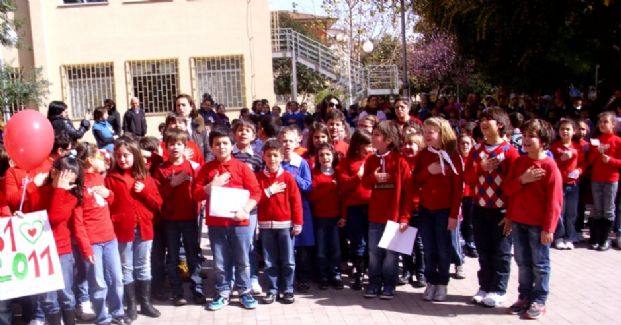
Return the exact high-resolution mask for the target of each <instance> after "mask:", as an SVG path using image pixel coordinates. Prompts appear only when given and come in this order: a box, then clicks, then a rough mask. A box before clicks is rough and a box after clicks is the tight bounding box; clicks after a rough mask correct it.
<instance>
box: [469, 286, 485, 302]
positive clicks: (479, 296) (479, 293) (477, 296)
mask: <svg viewBox="0 0 621 325" xmlns="http://www.w3.org/2000/svg"><path fill="white" fill-rule="evenodd" d="M485 296H487V291H483V290H481V289H479V291H477V293H475V294H474V296H472V302H474V303H475V304H480V303H481V302H482V301H483V298H485Z"/></svg>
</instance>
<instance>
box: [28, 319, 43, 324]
mask: <svg viewBox="0 0 621 325" xmlns="http://www.w3.org/2000/svg"><path fill="white" fill-rule="evenodd" d="M28 325H45V321H44V320H40V319H33V320H31V321H30V323H28Z"/></svg>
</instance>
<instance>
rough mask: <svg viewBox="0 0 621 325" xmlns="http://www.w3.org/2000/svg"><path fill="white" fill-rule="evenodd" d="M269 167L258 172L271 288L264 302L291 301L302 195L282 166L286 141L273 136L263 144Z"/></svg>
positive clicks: (264, 156)
mask: <svg viewBox="0 0 621 325" xmlns="http://www.w3.org/2000/svg"><path fill="white" fill-rule="evenodd" d="M263 160H264V161H265V170H263V171H260V172H257V173H256V176H257V181H258V182H259V186H260V188H261V189H262V190H263V191H262V193H261V201H260V202H259V204H258V220H259V222H258V224H259V229H260V231H259V236H260V239H261V244H262V246H263V256H264V257H265V275H266V276H267V280H268V283H269V288H268V290H267V293H266V295H265V297H263V303H265V304H271V303H273V302H274V300H275V299H277V298H278V299H281V300H282V302H283V303H286V304H291V303H293V302H294V297H293V277H294V274H295V257H294V255H293V237H294V236H297V235H299V234H300V232H302V223H303V221H302V196H301V195H300V190H299V189H298V186H297V184H296V182H295V179H294V178H293V176H291V174H289V173H287V172H286V171H284V170H283V169H282V167H281V166H280V163H281V161H282V145H281V144H280V142H278V141H277V140H269V141H267V142H266V143H265V144H264V145H263Z"/></svg>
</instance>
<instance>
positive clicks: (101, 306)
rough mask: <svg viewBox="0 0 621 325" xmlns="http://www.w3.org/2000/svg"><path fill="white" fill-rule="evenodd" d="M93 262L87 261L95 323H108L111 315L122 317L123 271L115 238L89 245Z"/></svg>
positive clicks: (89, 289)
mask: <svg viewBox="0 0 621 325" xmlns="http://www.w3.org/2000/svg"><path fill="white" fill-rule="evenodd" d="M91 247H92V249H93V254H94V256H95V263H94V264H90V263H88V265H87V269H86V276H87V278H88V291H89V294H90V296H91V301H92V303H93V309H94V310H95V315H96V317H95V324H102V323H109V322H110V321H111V320H112V317H115V318H117V317H122V316H123V315H124V314H125V312H124V311H123V271H122V270H121V257H120V255H119V245H118V242H117V241H116V239H114V240H111V241H108V242H104V243H98V244H94V245H92V246H91ZM108 308H110V313H108Z"/></svg>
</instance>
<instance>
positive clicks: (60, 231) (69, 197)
mask: <svg viewBox="0 0 621 325" xmlns="http://www.w3.org/2000/svg"><path fill="white" fill-rule="evenodd" d="M39 192H40V194H41V196H42V197H44V198H43V200H47V201H49V203H50V205H49V207H48V209H47V216H48V219H49V222H50V226H51V227H52V233H53V234H54V240H55V241H56V250H57V251H58V255H59V256H60V255H65V254H70V253H72V252H73V250H72V248H71V238H72V236H75V238H76V242H77V243H78V247H79V249H80V252H81V253H82V256H84V257H89V256H92V255H93V250H92V249H91V245H90V242H89V240H88V236H87V235H86V231H85V230H84V222H83V219H82V206H78V198H77V197H75V195H73V194H71V193H69V192H68V191H66V190H63V189H58V188H52V187H51V186H50V185H46V186H42V187H41V190H40V191H39Z"/></svg>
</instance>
